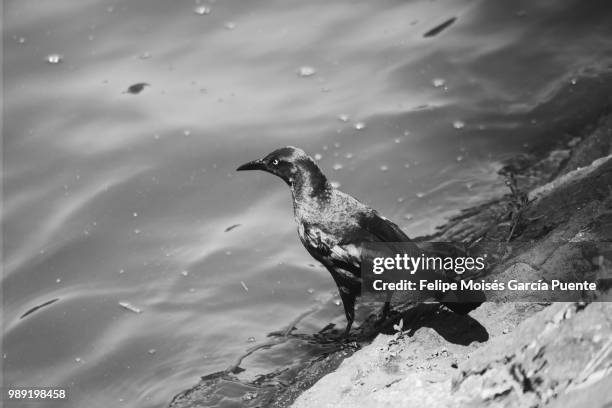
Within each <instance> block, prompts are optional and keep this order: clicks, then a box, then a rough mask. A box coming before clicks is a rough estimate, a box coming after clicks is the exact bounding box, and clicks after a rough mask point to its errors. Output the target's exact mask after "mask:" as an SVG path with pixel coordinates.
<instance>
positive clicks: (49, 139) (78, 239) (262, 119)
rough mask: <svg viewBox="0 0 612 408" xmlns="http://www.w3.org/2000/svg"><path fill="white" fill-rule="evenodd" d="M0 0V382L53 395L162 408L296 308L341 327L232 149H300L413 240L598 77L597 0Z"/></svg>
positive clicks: (317, 279) (602, 79) (575, 114)
mask: <svg viewBox="0 0 612 408" xmlns="http://www.w3.org/2000/svg"><path fill="white" fill-rule="evenodd" d="M502 3H503V4H502ZM3 4H4V24H3V30H4V32H3V37H4V53H3V68H4V102H5V105H4V129H3V135H2V136H3V149H4V160H3V178H4V199H3V206H4V209H3V218H2V226H3V232H4V234H3V238H4V242H3V245H4V255H3V256H4V259H3V263H4V265H3V266H4V274H3V276H2V286H3V289H4V292H3V318H4V331H3V350H2V351H3V360H2V363H3V364H2V365H3V369H4V379H5V382H6V383H7V384H12V385H66V386H69V387H70V390H71V398H70V401H69V406H71V407H83V406H88V407H108V406H126V407H127V406H129V407H161V406H164V405H166V404H167V403H168V401H169V400H170V398H171V397H172V396H173V395H174V394H175V393H177V392H178V391H180V390H182V389H184V388H186V387H188V386H190V385H191V384H193V383H195V382H197V379H198V377H199V376H200V375H204V374H207V373H211V372H214V371H218V370H222V369H224V368H226V367H227V366H228V365H229V364H231V363H232V362H233V361H234V360H235V358H236V357H237V356H238V355H240V354H241V353H242V352H243V351H244V350H245V349H246V348H248V347H249V346H250V345H252V343H251V342H252V341H255V342H258V341H262V340H264V339H265V336H266V334H267V333H269V332H271V331H274V330H279V329H282V328H283V327H284V326H285V325H287V324H288V323H289V322H290V321H291V320H292V319H294V318H295V317H296V316H298V315H300V314H301V313H303V312H304V311H306V310H308V309H310V308H315V309H316V310H317V311H316V313H313V314H312V315H310V316H309V317H308V318H307V319H305V320H304V321H303V322H301V323H300V327H299V330H301V331H304V332H309V331H311V332H314V331H318V330H319V329H320V328H322V327H323V326H325V325H326V324H327V323H329V322H335V323H337V324H340V325H342V324H344V314H343V312H342V308H341V306H338V305H337V304H336V303H338V298H337V297H336V294H335V285H334V284H333V282H332V280H331V278H330V276H329V275H328V273H327V272H326V271H325V270H324V269H323V268H321V267H320V266H318V265H316V264H315V263H314V262H313V261H312V260H311V258H310V257H309V256H308V254H307V253H306V252H305V251H304V249H303V248H302V247H301V244H300V243H299V241H298V238H297V234H296V232H295V226H294V223H293V219H292V209H291V203H290V195H289V192H288V190H287V188H286V186H285V185H284V184H283V183H282V182H281V181H280V180H278V179H274V178H273V177H271V176H270V175H267V174H263V173H261V174H257V173H236V172H235V171H234V170H235V168H236V167H237V166H238V165H239V164H242V163H243V162H246V161H248V160H252V159H255V158H258V157H261V156H262V155H264V154H265V153H267V152H269V151H271V150H273V149H274V148H276V147H279V146H283V145H296V146H300V147H302V148H304V149H305V150H307V151H308V152H310V153H312V154H313V155H314V154H317V155H318V156H317V157H320V165H321V166H322V168H323V169H324V170H325V171H326V173H327V174H328V175H329V177H330V178H331V179H332V180H334V181H336V182H338V183H340V184H341V188H342V189H343V190H345V191H347V192H349V193H351V194H353V195H355V196H356V197H358V198H360V199H361V200H363V201H365V202H367V203H369V204H371V205H372V206H374V207H376V208H377V209H379V211H380V212H382V213H383V214H385V215H386V216H387V217H388V218H391V219H393V220H395V221H396V222H398V223H399V224H400V225H401V226H402V227H403V228H404V230H405V231H406V232H407V233H408V234H409V235H412V236H416V235H421V234H425V233H429V232H432V231H433V228H434V227H435V226H436V225H439V224H440V223H442V222H443V221H444V219H445V218H447V217H448V216H449V215H451V214H453V213H455V212H456V211H457V210H458V209H460V208H462V207H467V206H470V205H473V204H476V203H479V202H482V201H483V200H486V199H487V198H489V197H492V196H495V195H498V194H499V193H500V192H501V191H503V189H504V186H503V183H502V181H501V180H499V178H498V177H497V175H496V170H497V169H498V167H499V163H500V161H501V160H503V159H504V158H507V157H508V156H509V155H511V154H513V153H516V152H520V151H524V150H528V149H529V148H530V147H531V146H533V145H534V144H536V143H539V142H540V141H542V140H544V139H546V138H558V137H559V136H562V135H564V134H567V133H570V134H571V133H572V132H576V131H577V130H578V129H579V128H580V125H581V124H583V123H588V122H589V121H592V120H593V119H594V118H595V117H596V116H597V115H598V114H599V112H600V109H601V107H602V106H603V105H604V104H605V103H607V102H608V98H609V95H610V94H611V92H610V91H611V88H612V86H610V81H609V71H610V67H611V64H612V40H611V38H612V36H611V34H612V24H610V21H612V7H610V5H609V0H605V1H604V0H598V1H589V2H580V1H564V2H560V1H548V0H537V1H513V2H493V1H475V0H474V1H468V0H461V1H457V0H455V1H451V0H447V1H442V0H435V1H398V0H396V1H392V0H381V1H369V2H368V1H343V0H340V1H334V2H329V1H318V0H312V1H286V0H282V1H281V0H277V1H273V0H266V1H263V0H261V1H255V0H253V1H238V0H217V1H215V2H212V1H211V2H204V1H202V2H201V3H197V2H194V1H193V0H174V1H170V0H124V1H99V0H83V1H71V0H53V1H44V0H12V1H5V2H3ZM451 18H456V21H454V22H453V23H452V24H450V25H449V26H448V27H446V28H445V29H444V30H443V31H441V32H440V33H434V34H435V35H431V36H428V37H424V34H425V33H427V32H428V31H429V30H431V29H432V28H434V27H436V26H438V25H439V24H441V23H444V22H445V21H448V20H449V19H451ZM141 82H145V83H147V84H150V86H145V87H144V89H143V90H142V91H141V92H140V93H138V94H131V93H126V92H125V91H126V89H127V88H128V87H129V86H130V85H133V84H136V83H141ZM236 224H239V225H238V226H236ZM231 226H235V227H234V228H232V229H230V230H229V231H226V229H228V227H231ZM55 299H58V300H56V301H55V302H52V303H49V304H47V305H46V306H44V307H41V308H39V309H37V310H34V311H33V312H31V313H30V314H28V315H27V316H24V317H23V318H21V316H22V315H24V314H25V313H26V312H27V311H28V310H30V309H31V308H33V307H35V306H37V305H41V304H44V303H46V302H49V301H51V300H55ZM125 302H127V303H128V304H125ZM120 303H123V304H124V306H125V307H122V306H121V305H120ZM136 311H140V313H136ZM308 352H309V351H308V349H307V348H300V347H298V346H296V345H288V346H284V347H279V348H278V349H275V350H272V351H269V352H267V353H264V354H256V355H253V356H251V357H249V358H248V359H247V360H245V361H244V363H243V364H242V367H243V368H246V371H245V372H244V373H243V374H242V375H244V376H247V377H249V376H250V377H254V376H256V375H257V374H261V373H264V372H268V371H271V370H274V369H275V368H278V367H282V366H283V365H285V364H287V363H288V362H290V361H293V359H296V358H300V356H301V355H302V354H304V353H306V354H307V353H308Z"/></svg>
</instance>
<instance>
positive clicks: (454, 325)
mask: <svg viewBox="0 0 612 408" xmlns="http://www.w3.org/2000/svg"><path fill="white" fill-rule="evenodd" d="M400 321H401V322H402V323H403V324H402V330H403V331H404V332H406V333H407V334H408V336H413V335H414V334H415V333H416V331H417V330H419V329H420V328H422V327H430V328H432V329H433V330H435V331H436V332H437V333H438V334H439V335H440V336H442V337H443V338H444V339H445V340H446V341H448V342H450V343H454V344H461V345H464V346H467V345H469V344H471V343H472V342H474V341H477V342H479V343H483V342H486V341H487V340H489V332H487V329H486V328H485V327H484V326H483V325H482V324H480V322H478V320H476V319H474V318H473V317H471V316H469V315H461V314H457V313H454V312H452V311H450V310H448V309H446V308H445V307H443V306H441V305H440V304H436V303H420V304H417V305H415V306H413V307H411V308H408V309H405V310H401V311H393V312H392V314H391V315H390V316H389V317H388V318H387V319H385V321H383V322H381V323H379V324H378V331H379V332H380V333H384V334H394V333H395V332H396V331H397V328H398V324H399V322H400Z"/></svg>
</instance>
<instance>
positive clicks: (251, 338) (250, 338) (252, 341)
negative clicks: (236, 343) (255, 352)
mask: <svg viewBox="0 0 612 408" xmlns="http://www.w3.org/2000/svg"><path fill="white" fill-rule="evenodd" d="M247 342H248V343H255V337H253V336H251V337H249V338H248V339H247Z"/></svg>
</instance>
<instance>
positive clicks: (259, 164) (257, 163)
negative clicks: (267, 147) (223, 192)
mask: <svg viewBox="0 0 612 408" xmlns="http://www.w3.org/2000/svg"><path fill="white" fill-rule="evenodd" d="M265 169H266V165H265V164H264V162H263V160H261V159H260V160H253V161H250V162H248V163H244V164H243V165H242V166H240V167H238V168H237V169H236V171H244V170H265Z"/></svg>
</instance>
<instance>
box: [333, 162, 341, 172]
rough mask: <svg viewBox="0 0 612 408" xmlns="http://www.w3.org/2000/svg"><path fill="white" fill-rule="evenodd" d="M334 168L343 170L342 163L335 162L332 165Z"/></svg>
mask: <svg viewBox="0 0 612 408" xmlns="http://www.w3.org/2000/svg"><path fill="white" fill-rule="evenodd" d="M332 169H334V170H342V164H340V163H335V164H334V165H333V166H332Z"/></svg>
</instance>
